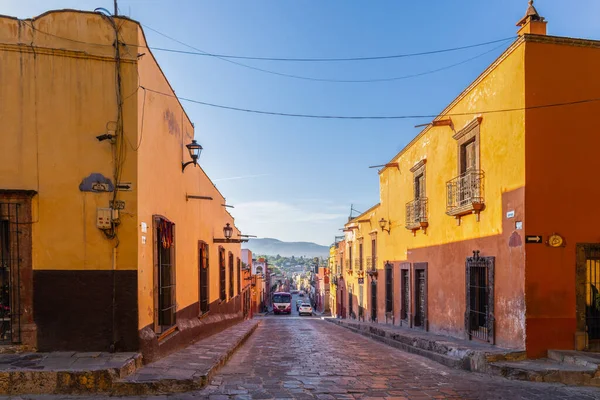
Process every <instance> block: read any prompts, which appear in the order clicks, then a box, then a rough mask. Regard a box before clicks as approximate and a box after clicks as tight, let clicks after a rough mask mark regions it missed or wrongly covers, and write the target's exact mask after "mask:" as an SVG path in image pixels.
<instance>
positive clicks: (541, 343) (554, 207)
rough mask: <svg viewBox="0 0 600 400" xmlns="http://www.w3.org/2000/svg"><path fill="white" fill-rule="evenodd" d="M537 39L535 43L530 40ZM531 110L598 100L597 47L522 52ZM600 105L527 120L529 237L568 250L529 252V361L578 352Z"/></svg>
mask: <svg viewBox="0 0 600 400" xmlns="http://www.w3.org/2000/svg"><path fill="white" fill-rule="evenodd" d="M532 39H534V38H532ZM525 46H526V52H525V87H526V104H527V106H528V107H535V106H539V105H544V104H554V103H565V102H570V101H579V100H585V99H598V98H600V79H598V76H599V73H598V71H600V41H595V42H593V41H586V40H577V39H573V40H572V39H561V38H553V37H542V38H539V40H538V41H534V40H531V41H527V43H526V44H525ZM598 115H600V101H593V102H589V103H586V104H577V105H572V106H561V107H554V108H545V109H530V110H528V111H527V112H526V118H525V124H526V132H527V133H526V139H525V140H526V142H525V146H526V171H527V172H526V187H525V198H526V211H525V212H526V215H527V224H526V229H527V234H529V235H542V236H543V237H544V240H547V238H548V236H549V235H551V234H553V233H558V234H560V235H561V236H563V237H564V238H565V241H566V246H565V247H561V248H550V247H547V246H545V245H533V244H532V245H528V246H527V267H526V294H527V295H526V301H527V353H528V355H529V356H534V357H542V356H545V355H546V350H547V349H548V348H552V349H573V348H574V343H575V331H576V322H577V321H576V318H577V315H576V311H577V312H578V313H579V312H581V314H579V317H580V318H581V317H584V313H585V310H576V304H575V300H576V294H575V290H576V284H577V283H576V276H575V262H576V254H575V249H576V244H577V243H600V208H599V207H598V199H599V198H600V185H598V184H597V181H598V178H597V175H598V173H599V172H600V157H599V156H598V149H600V130H599V129H598V123H597V116H598Z"/></svg>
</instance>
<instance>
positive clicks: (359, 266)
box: [354, 257, 362, 270]
mask: <svg viewBox="0 0 600 400" xmlns="http://www.w3.org/2000/svg"><path fill="white" fill-rule="evenodd" d="M361 261H362V260H361V259H360V258H358V257H356V258H355V259H354V266H355V267H356V269H358V270H361V269H362V262H361Z"/></svg>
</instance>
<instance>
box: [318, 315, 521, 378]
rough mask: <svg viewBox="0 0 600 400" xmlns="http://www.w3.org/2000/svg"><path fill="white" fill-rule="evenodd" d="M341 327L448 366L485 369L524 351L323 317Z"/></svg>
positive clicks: (513, 358) (387, 326) (398, 328)
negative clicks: (493, 363) (490, 364)
mask: <svg viewBox="0 0 600 400" xmlns="http://www.w3.org/2000/svg"><path fill="white" fill-rule="evenodd" d="M325 320H326V321H329V322H332V323H335V324H337V325H340V326H342V327H344V328H347V329H350V330H352V331H354V332H356V333H360V334H362V335H364V336H367V337H370V338H372V339H375V340H378V341H380V342H384V343H386V344H388V345H390V346H393V347H396V348H398V349H401V350H403V351H407V352H410V353H413V354H418V355H421V356H424V357H427V358H429V359H431V360H434V361H437V362H439V363H441V364H444V365H446V366H448V367H451V368H459V369H465V370H469V371H477V372H486V371H487V369H488V364H489V363H490V362H498V361H514V360H521V359H524V358H525V352H523V351H514V350H508V349H502V348H499V347H496V346H492V345H489V344H484V343H478V342H473V341H464V340H460V339H455V338H450V337H446V336H441V335H435V334H432V333H429V332H424V331H420V330H416V329H408V328H404V327H400V326H396V325H384V324H377V323H366V322H357V321H348V320H345V319H337V318H325Z"/></svg>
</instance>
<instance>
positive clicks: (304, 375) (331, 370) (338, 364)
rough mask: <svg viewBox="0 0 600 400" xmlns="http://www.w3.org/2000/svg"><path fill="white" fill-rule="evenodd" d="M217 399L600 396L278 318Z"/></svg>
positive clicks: (240, 359)
mask: <svg viewBox="0 0 600 400" xmlns="http://www.w3.org/2000/svg"><path fill="white" fill-rule="evenodd" d="M201 394H202V395H203V396H209V398H210V399H215V400H217V399H226V398H238V399H244V398H253V399H270V398H297V399H312V398H317V399H334V398H336V399H351V398H362V399H383V398H389V399H411V400H413V399H430V398H434V399H580V400H583V399H600V391H598V389H588V388H585V389H583V388H572V387H565V386H559V385H549V384H541V383H528V382H520V381H510V380H505V379H501V378H496V377H488V376H485V375H480V374H473V373H469V372H466V371H459V370H454V369H450V368H447V367H445V366H443V365H440V364H438V363H436V362H433V361H431V360H429V359H426V358H423V357H420V356H417V355H413V354H410V353H405V352H403V351H400V350H397V349H394V348H391V347H388V346H386V345H384V344H380V343H377V342H375V341H373V340H370V339H367V338H364V337H362V336H360V335H357V334H355V333H353V332H350V331H348V330H346V329H344V328H340V327H337V326H334V325H333V324H330V323H327V322H325V321H322V320H320V319H302V318H286V317H271V318H266V319H265V321H263V323H262V325H261V326H260V327H259V328H258V330H257V331H256V332H255V333H254V335H253V336H252V337H251V338H250V340H249V341H248V342H247V343H246V345H245V346H244V347H243V348H242V349H241V350H240V351H239V352H238V353H237V354H236V355H235V356H234V357H233V358H232V359H231V360H230V362H229V363H228V364H227V366H226V367H225V368H223V370H221V372H220V373H219V374H218V375H217V377H216V378H215V379H214V380H213V382H212V386H210V387H208V388H206V389H205V390H204V391H202V392H201Z"/></svg>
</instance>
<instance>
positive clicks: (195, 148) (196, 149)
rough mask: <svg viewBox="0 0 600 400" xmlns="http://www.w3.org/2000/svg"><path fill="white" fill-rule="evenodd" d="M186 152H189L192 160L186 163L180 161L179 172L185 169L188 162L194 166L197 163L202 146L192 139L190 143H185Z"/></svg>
mask: <svg viewBox="0 0 600 400" xmlns="http://www.w3.org/2000/svg"><path fill="white" fill-rule="evenodd" d="M185 147H187V149H188V152H189V153H190V157H191V158H192V161H188V162H186V163H183V162H182V163H181V172H183V171H185V167H187V166H188V165H190V164H194V166H196V165H198V159H199V158H200V153H201V152H202V146H200V144H199V143H198V142H196V140H195V139H194V140H192V143H189V144H186V145H185Z"/></svg>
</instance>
